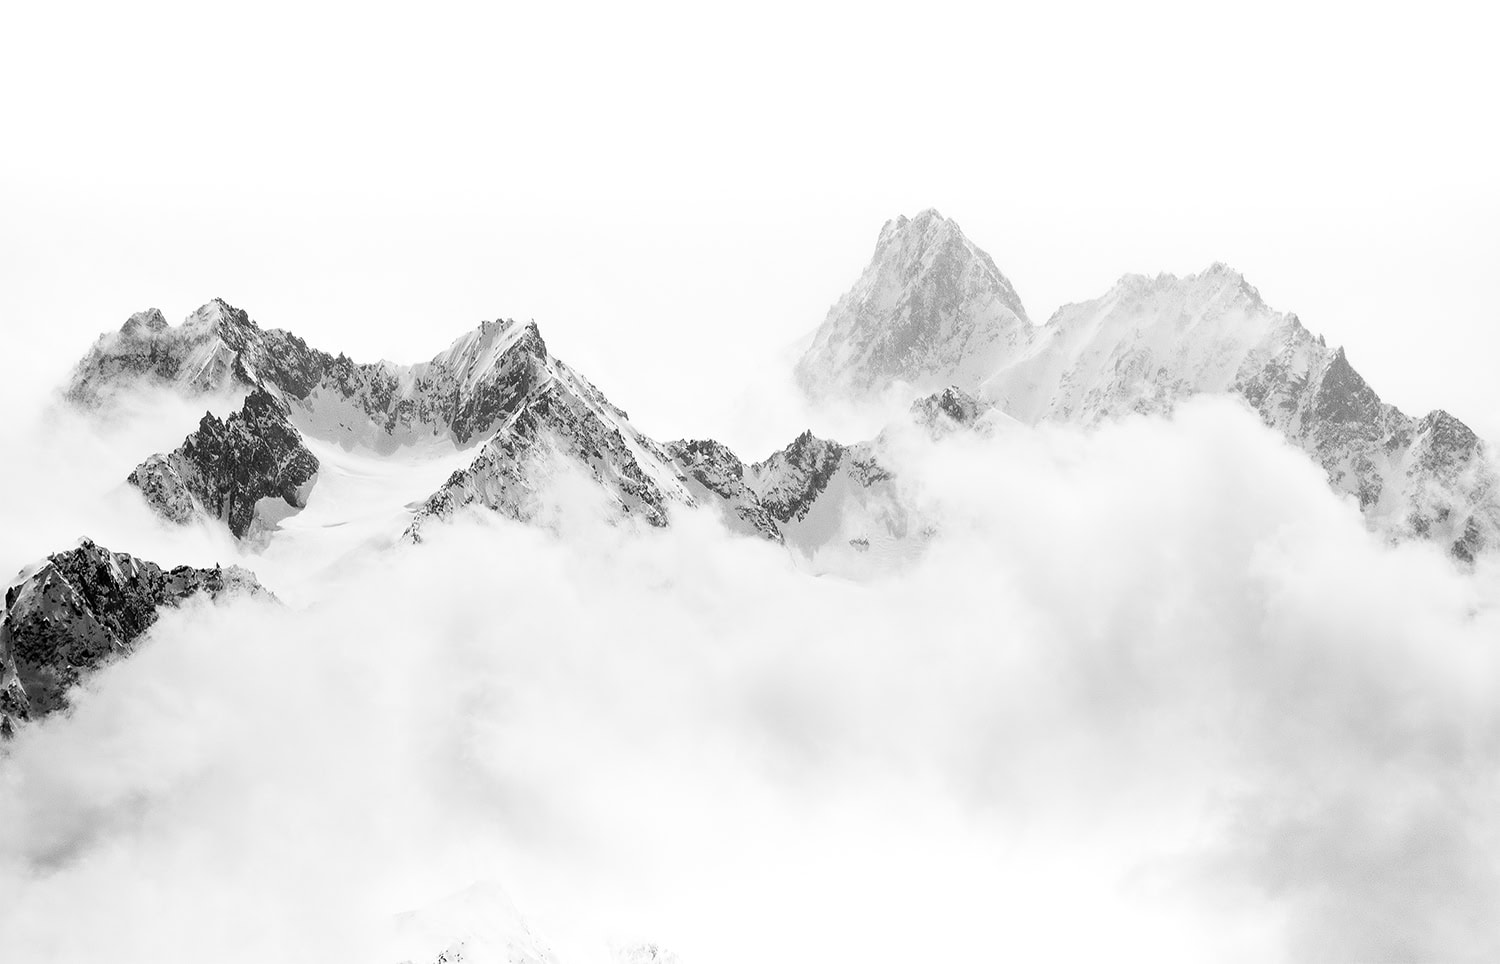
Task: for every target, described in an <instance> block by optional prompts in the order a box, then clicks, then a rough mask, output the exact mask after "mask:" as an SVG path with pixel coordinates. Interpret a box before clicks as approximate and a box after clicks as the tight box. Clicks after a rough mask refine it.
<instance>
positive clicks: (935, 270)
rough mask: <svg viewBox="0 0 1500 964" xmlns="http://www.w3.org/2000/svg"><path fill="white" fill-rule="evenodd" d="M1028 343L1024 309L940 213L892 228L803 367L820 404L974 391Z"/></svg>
mask: <svg viewBox="0 0 1500 964" xmlns="http://www.w3.org/2000/svg"><path fill="white" fill-rule="evenodd" d="M1030 336H1031V323H1030V322H1029V321H1028V320H1027V318H1026V309H1025V308H1023V307H1022V306H1021V299H1020V298H1019V297H1018V296H1017V295H1016V291H1015V289H1014V288H1013V287H1012V286H1011V283H1010V282H1009V281H1008V280H1006V278H1005V276H1004V275H1002V274H1001V273H1000V271H999V269H997V268H996V267H995V263H994V262H993V261H992V260H990V256H989V255H987V254H985V253H984V252H983V251H981V250H979V248H977V247H975V246H974V245H973V244H972V243H971V242H970V241H969V239H968V238H966V237H964V234H963V232H962V231H960V230H959V227H958V225H957V224H955V223H954V222H953V221H950V220H948V219H947V218H945V217H943V216H942V215H940V214H939V213H938V212H937V211H932V210H929V211H923V212H922V213H921V214H919V215H917V216H916V217H915V218H911V219H907V218H905V217H899V218H897V219H896V220H894V221H889V222H887V223H886V225H885V227H884V228H883V229H882V230H881V232H880V240H879V241H878V242H877V243H876V245H875V255H874V257H873V258H872V259H871V260H870V265H869V267H867V268H866V269H865V271H864V274H862V275H860V278H859V280H858V281H856V282H855V284H854V287H853V288H851V289H849V291H848V293H847V294H845V295H844V296H843V297H842V298H840V299H839V301H838V303H837V304H835V305H834V306H833V308H831V309H830V310H829V312H828V317H827V318H826V319H825V320H824V322H823V324H822V325H821V326H820V327H819V328H818V331H817V333H816V334H815V335H814V337H813V341H812V344H811V346H810V347H809V348H808V349H807V352H806V354H804V355H803V356H802V359H801V360H800V361H799V362H798V363H797V369H796V377H797V382H798V384H800V385H801V386H802V387H803V389H804V390H806V391H807V392H808V393H809V394H812V395H814V396H839V397H844V398H856V399H862V398H869V397H873V396H876V395H879V394H881V393H882V392H884V391H885V390H886V389H887V388H888V387H889V386H891V385H892V384H893V383H897V382H900V383H903V384H905V385H908V386H910V387H911V389H912V390H913V391H915V392H918V393H923V394H925V393H928V392H933V391H938V390H940V389H943V388H945V387H947V386H948V385H959V386H960V387H963V388H966V389H970V390H972V389H973V387H974V386H976V385H977V384H978V382H979V380H980V379H981V378H983V377H984V376H985V375H988V374H989V373H990V372H992V371H994V370H995V368H996V366H998V365H999V364H1000V363H1001V362H1003V361H1004V360H1005V359H1006V358H1009V357H1011V356H1012V355H1013V354H1014V353H1015V352H1016V350H1017V349H1018V348H1020V347H1022V346H1024V345H1025V344H1026V343H1027V341H1028V339H1029V338H1030Z"/></svg>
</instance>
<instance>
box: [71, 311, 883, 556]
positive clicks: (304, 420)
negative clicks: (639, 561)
mask: <svg viewBox="0 0 1500 964" xmlns="http://www.w3.org/2000/svg"><path fill="white" fill-rule="evenodd" d="M132 385H136V386H139V385H157V386H170V387H172V388H174V389H177V390H179V391H185V392H187V393H189V394H203V395H206V394H212V393H222V392H226V391H236V390H240V391H247V392H248V394H247V395H246V398H245V402H244V405H243V406H242V408H241V411H239V412H237V413H235V414H233V415H231V416H230V417H229V418H228V419H226V420H223V421H221V420H219V419H218V418H216V417H215V416H213V415H212V414H207V415H205V416H204V417H203V419H202V421H201V422H200V424H199V427H198V430H197V431H196V432H194V433H192V434H191V435H190V436H189V437H188V438H187V440H185V442H184V443H183V445H182V446H181V447H179V448H178V449H177V450H176V451H174V452H172V453H168V454H159V455H155V456H152V457H150V458H148V459H146V460H145V461H144V462H142V463H141V465H140V466H138V467H137V468H136V470H135V471H134V472H133V473H132V474H131V476H130V482H131V484H132V485H134V486H135V487H136V488H137V489H139V490H140V491H141V492H142V494H143V495H144V496H145V497H146V499H147V501H148V503H149V504H151V505H152V507H153V508H154V509H155V510H156V511H157V512H158V513H159V514H160V515H162V516H163V517H165V518H167V519H169V520H172V521H174V522H179V523H180V522H186V521H189V520H191V519H192V518H196V517H198V516H200V515H207V516H209V517H212V518H219V519H223V520H224V521H225V522H226V523H227V524H228V526H229V529H230V531H231V533H232V534H234V535H235V536H236V537H241V538H243V537H245V536H246V535H247V534H248V533H249V532H250V531H251V529H252V527H257V525H258V523H263V524H260V525H259V526H258V527H259V529H261V530H265V529H268V528H270V527H272V526H274V524H275V522H276V520H277V519H278V518H280V517H282V516H285V515H286V514H287V513H288V512H294V511H296V510H297V509H300V508H302V507H303V506H305V505H306V503H307V499H308V498H309V495H310V492H311V490H312V486H313V483H314V482H315V480H316V477H317V470H318V461H317V458H316V457H315V456H314V455H312V453H311V452H309V451H308V450H307V448H306V446H305V445H304V444H303V442H304V439H303V435H306V436H309V437H313V438H317V439H321V440H323V441H326V442H332V443H335V444H338V445H340V446H343V447H345V448H361V449H365V450H369V451H371V452H374V453H379V454H389V453H393V452H396V451H397V450H399V449H403V448H407V447H420V446H422V445H424V444H434V443H436V444H439V445H445V446H449V447H456V448H458V449H459V450H462V449H463V448H465V447H474V448H475V454H474V457H473V460H472V461H471V462H470V463H469V465H468V466H467V467H465V468H464V469H462V470H460V471H457V472H454V473H453V474H452V475H451V476H450V477H449V478H448V479H447V481H446V482H444V483H443V484H442V485H441V486H440V487H439V488H438V489H437V491H435V492H430V493H413V494H412V495H413V496H415V497H416V498H415V501H416V502H417V507H416V508H415V510H414V512H413V514H412V517H411V520H410V523H409V525H408V526H407V528H406V530H405V533H404V538H405V540H406V541H409V542H420V541H421V540H422V533H423V532H424V530H426V529H427V527H429V526H430V525H431V524H433V522H434V521H442V520H446V519H449V518H452V517H453V516H454V515H455V514H456V513H457V512H459V511H461V510H465V509H468V508H471V507H477V508H482V509H487V510H491V511H495V512H497V513H500V514H501V515H505V516H507V517H510V518H514V519H517V520H520V521H524V522H545V521H547V520H548V519H550V518H552V516H553V515H554V512H553V510H554V509H555V508H556V506H555V505H554V504H553V503H554V501H555V500H554V499H553V496H554V495H555V494H556V493H555V491H554V490H555V487H556V485H555V484H560V483H561V481H563V480H566V479H567V478H568V477H570V476H571V477H573V478H581V479H583V480H584V482H585V484H586V486H588V487H589V488H590V489H591V491H593V492H595V493H596V494H597V495H598V496H599V500H600V502H601V503H602V505H603V507H604V510H605V511H606V513H607V514H610V515H613V516H616V517H619V518H622V519H626V518H634V519H639V520H641V521H643V522H645V523H646V524H648V525H651V526H655V527H661V526H666V525H668V524H670V521H671V517H672V515H673V513H674V512H675V511H678V510H683V509H691V508H694V507H699V506H707V507H710V508H713V509H715V510H716V511H718V512H719V513H720V515H721V516H722V517H723V518H724V520H725V522H726V524H728V525H729V527H730V528H731V529H735V530H737V531H742V532H745V533H747V534H751V535H755V536H758V537H761V538H765V539H768V540H770V541H773V542H777V543H782V544H787V539H786V532H785V529H786V526H787V525H790V524H792V523H794V522H796V521H797V520H798V519H800V518H801V516H802V515H805V514H806V511H807V509H808V506H809V505H810V502H811V500H815V499H817V498H818V497H819V496H820V495H821V493H822V491H823V482H825V481H826V480H824V479H819V478H814V479H811V480H809V479H807V478H804V477H803V475H804V473H805V469H806V467H805V466H804V465H802V464H801V462H800V461H799V460H800V459H801V458H802V457H803V455H804V454H805V453H803V451H802V448H801V447H799V443H797V442H794V443H793V444H792V446H791V447H789V449H788V450H787V451H788V453H790V454H785V455H784V454H782V453H778V454H777V455H773V456H772V457H771V458H769V459H767V460H766V461H765V462H763V463H758V464H756V465H754V466H748V467H747V466H746V465H745V464H744V463H743V462H742V461H741V460H740V459H739V457H738V456H737V455H735V454H734V453H733V452H732V451H730V450H729V449H728V448H727V447H726V446H724V445H722V444H721V443H718V442H715V441H713V440H682V441H678V442H673V443H670V444H667V445H663V444H661V443H658V442H656V441H655V440H653V439H651V438H649V437H648V436H646V435H645V434H644V433H642V432H640V431H639V430H637V429H636V428H635V427H634V426H633V425H632V424H631V422H630V419H629V416H628V414H627V413H626V412H625V411H624V410H623V409H621V408H619V407H618V406H616V405H614V404H613V403H612V402H611V401H610V400H609V399H608V398H607V397H605V395H604V394H603V393H602V392H601V391H599V389H598V388H596V387H595V386H594V385H593V384H592V383H590V382H589V381H588V380H587V379H586V378H584V377H583V376H582V375H580V374H579V373H578V372H576V371H575V370H574V369H572V368H571V367H570V366H568V365H567V364H566V363H565V362H563V361H561V360H560V359H558V358H556V357H555V356H553V355H552V354H551V353H550V352H549V351H548V349H547V346H546V343H545V342H544V341H543V340H542V337H541V333H540V331H539V330H538V329H537V327H536V325H535V324H534V323H527V324H519V323H517V322H514V321H495V322H484V323H482V324H481V325H480V326H479V327H478V328H477V329H476V330H473V331H470V332H469V333H467V334H465V335H463V336H462V337H460V338H459V339H457V340H456V341H454V342H453V343H452V344H451V345H450V346H449V347H448V348H447V349H446V350H445V351H443V352H441V353H439V354H438V355H436V356H434V357H433V358H432V359H431V360H430V361H427V362H422V363H419V364H417V365H412V366H400V365H395V364H392V363H389V362H379V363H375V364H359V363H355V362H352V361H350V360H349V359H348V358H347V357H346V356H344V355H342V354H339V355H330V354H328V353H326V352H322V351H319V350H317V349H313V348H310V347H308V346H307V344H306V343H305V342H303V341H302V339H300V338H298V337H297V336H295V335H292V334H290V333H288V332H284V331H280V330H277V329H262V328H261V327H260V326H259V325H258V324H256V323H255V322H254V321H253V320H251V318H250V317H249V315H248V313H246V312H244V311H242V310H240V309H237V308H233V307H232V306H230V305H229V304H228V303H226V302H224V301H223V300H215V301H212V302H209V303H208V304H206V305H204V306H203V307H202V308H200V309H198V310H197V311H196V312H194V313H193V314H192V315H190V316H189V317H188V318H187V320H186V321H184V322H183V324H182V325H180V326H178V327H175V328H174V327H172V326H170V325H167V324H166V322H165V320H164V319H163V318H162V316H161V313H160V312H159V311H155V310H153V311H149V312H141V313H139V314H136V315H133V316H131V318H130V319H129V320H128V321H127V322H126V323H125V325H124V326H123V327H122V328H121V329H120V331H118V332H115V333H112V334H109V335H105V336H102V337H101V338H100V339H99V340H98V341H97V342H96V343H95V345H94V346H93V348H92V349H91V350H90V351H89V353H88V354H87V355H86V356H85V357H84V358H83V359H82V360H81V361H80V362H79V364H78V366H77V368H76V370H75V373H74V375H73V378H72V381H71V383H70V385H69V386H68V389H67V397H68V398H69V399H70V400H72V401H73V402H74V403H75V404H78V405H81V406H84V407H87V408H98V407H104V406H108V405H109V404H110V401H111V399H112V397H113V396H114V394H115V393H116V392H118V391H121V390H123V389H125V388H126V387H128V386H132ZM837 454H838V455H839V456H840V457H842V456H843V454H844V450H843V449H842V447H838V448H837ZM869 462H870V457H869V456H868V454H866V455H865V456H862V457H860V458H857V459H855V461H854V462H853V463H851V464H852V465H853V466H854V471H855V475H856V477H857V478H860V479H868V478H871V477H878V475H879V473H874V472H872V470H870V469H869V468H868V467H864V468H862V467H861V466H865V465H866V463H869ZM794 490H795V491H794ZM793 548H797V546H795V545H793Z"/></svg>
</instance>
